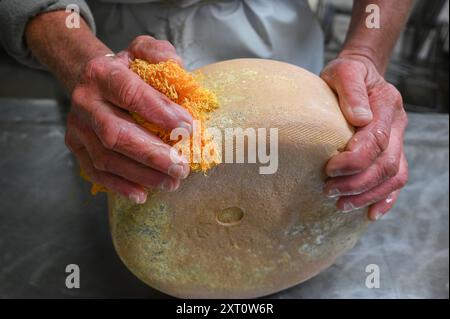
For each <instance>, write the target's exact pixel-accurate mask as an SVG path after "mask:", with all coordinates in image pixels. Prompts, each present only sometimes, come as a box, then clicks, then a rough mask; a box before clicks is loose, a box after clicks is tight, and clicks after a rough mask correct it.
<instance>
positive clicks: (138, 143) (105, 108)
mask: <svg viewBox="0 0 450 319" xmlns="http://www.w3.org/2000/svg"><path fill="white" fill-rule="evenodd" d="M94 103H95V104H96V107H95V110H94V111H93V112H94V113H93V114H92V117H93V119H94V120H93V123H92V127H93V129H94V131H95V133H96V135H97V137H98V138H99V140H100V141H101V142H102V144H103V146H104V147H105V148H107V149H108V150H111V151H114V152H119V153H121V154H122V155H125V156H127V157H129V158H131V159H134V160H135V161H137V162H139V163H141V164H144V165H146V166H149V167H151V168H153V169H155V170H158V171H160V172H162V173H164V174H168V175H170V176H172V177H174V178H177V179H183V178H186V177H187V175H188V174H189V165H188V163H187V160H186V159H184V158H183V157H182V156H179V155H178V154H177V153H176V152H175V153H174V152H173V151H172V148H171V146H169V145H167V144H165V143H164V142H163V141H162V140H161V139H160V138H158V137H157V136H155V135H153V134H151V133H149V132H148V131H146V130H145V129H144V128H142V127H141V126H139V125H138V124H136V123H135V122H134V121H133V119H132V118H131V117H130V116H129V115H128V114H126V113H124V112H120V110H118V109H116V108H115V107H114V106H113V105H109V104H108V103H107V102H94Z"/></svg>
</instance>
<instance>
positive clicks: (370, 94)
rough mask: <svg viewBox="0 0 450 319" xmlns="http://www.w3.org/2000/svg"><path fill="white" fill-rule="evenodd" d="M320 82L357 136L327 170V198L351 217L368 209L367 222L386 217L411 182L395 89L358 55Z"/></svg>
mask: <svg viewBox="0 0 450 319" xmlns="http://www.w3.org/2000/svg"><path fill="white" fill-rule="evenodd" d="M321 77H322V78H323V79H324V80H325V81H326V82H327V83H328V85H329V86H330V87H331V88H332V89H333V90H334V91H335V92H336V93H337V95H338V98H339V104H340V106H341V109H342V112H343V113H344V116H345V117H346V119H347V120H348V121H349V122H350V123H351V124H352V125H354V126H355V127H357V131H356V134H355V135H354V137H353V138H352V139H351V140H350V142H349V143H348V145H347V147H346V149H345V151H344V152H342V153H340V154H338V155H336V156H334V157H333V158H332V159H331V160H330V161H329V162H328V164H327V166H326V172H327V175H328V176H329V177H330V178H329V179H328V181H327V182H326V184H325V187H324V192H325V194H327V195H328V196H330V197H339V200H338V202H337V206H338V208H339V209H340V210H341V211H344V212H349V211H352V210H355V209H358V208H362V207H367V206H369V218H370V219H372V220H376V219H378V218H380V217H381V216H383V215H384V214H386V213H387V212H388V211H389V210H390V209H391V208H392V207H393V205H394V204H395V202H396V201H397V197H398V195H399V192H400V189H401V188H402V187H403V186H404V185H405V184H406V183H407V181H408V164H407V161H406V157H405V154H404V151H403V137H404V131H405V128H406V126H407V123H408V120H407V116H406V112H405V110H404V108H403V102H402V97H401V95H400V93H399V92H398V91H397V89H396V88H395V87H394V86H392V85H391V84H389V83H387V82H386V81H385V80H384V78H383V77H382V76H381V75H380V74H379V73H378V71H377V69H376V68H375V66H374V64H373V63H372V61H371V60H370V59H368V58H366V57H363V56H358V55H348V56H341V57H339V58H338V59H336V60H334V61H332V62H330V63H329V64H328V65H327V66H326V67H325V69H324V70H323V72H322V74H321Z"/></svg>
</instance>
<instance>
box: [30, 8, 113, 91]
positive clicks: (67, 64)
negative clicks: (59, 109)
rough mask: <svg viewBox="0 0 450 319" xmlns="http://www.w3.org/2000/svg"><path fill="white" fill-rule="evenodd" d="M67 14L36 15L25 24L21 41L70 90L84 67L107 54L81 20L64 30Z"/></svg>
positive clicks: (57, 12)
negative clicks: (22, 40) (25, 43)
mask: <svg viewBox="0 0 450 319" xmlns="http://www.w3.org/2000/svg"><path fill="white" fill-rule="evenodd" d="M66 17H67V13H66V12H65V11H53V12H48V13H44V14H41V15H38V16H37V17H35V18H33V19H32V20H31V21H30V22H29V23H28V25H27V29H26V32H25V38H26V42H27V45H28V47H29V48H30V50H31V51H32V53H33V55H34V56H35V57H36V58H37V59H38V60H39V61H40V62H41V63H42V64H44V65H46V66H47V67H48V68H49V70H50V71H51V72H52V73H54V74H55V76H56V77H57V78H58V79H59V80H60V81H61V82H62V83H63V84H64V86H65V87H66V88H67V89H68V90H69V92H70V91H72V89H73V87H74V85H75V83H76V82H77V80H78V77H79V75H80V73H81V72H82V70H83V69H84V66H85V64H86V63H87V62H88V61H89V60H91V59H92V58H94V57H96V56H101V55H105V54H107V53H111V50H110V49H109V48H108V47H106V46H105V45H104V44H103V43H102V42H101V41H100V40H99V39H97V38H96V37H95V35H94V34H93V33H92V32H91V30H90V29H89V27H88V25H87V24H86V23H85V22H84V20H83V19H81V23H80V28H72V29H70V28H67V27H66V23H65V22H66Z"/></svg>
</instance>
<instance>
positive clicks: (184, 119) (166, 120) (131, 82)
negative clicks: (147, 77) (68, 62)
mask: <svg viewBox="0 0 450 319" xmlns="http://www.w3.org/2000/svg"><path fill="white" fill-rule="evenodd" d="M106 59H107V60H105V59H103V60H100V61H96V62H92V65H91V66H90V68H91V71H90V72H91V73H92V76H93V77H94V78H95V80H96V83H97V84H98V88H99V90H100V92H101V94H102V96H103V97H104V98H106V99H107V100H108V101H109V102H111V103H112V104H114V105H116V106H118V107H121V108H122V109H125V110H127V111H129V112H136V113H138V114H139V115H141V116H142V117H143V118H144V119H145V120H146V121H147V122H149V123H153V124H156V125H157V126H158V127H160V128H162V129H164V130H168V131H170V130H172V129H174V128H177V127H183V128H186V129H190V128H191V127H192V116H191V115H190V114H189V112H188V111H187V110H185V109H184V108H183V107H181V106H179V105H178V104H175V103H173V102H172V101H171V100H170V99H169V98H168V97H166V96H165V95H163V94H161V93H160V92H158V91H157V90H155V89H154V88H153V87H151V86H150V85H148V84H147V83H145V82H144V81H143V80H142V79H141V78H140V77H139V76H138V75H137V74H135V73H134V72H133V71H131V70H129V69H128V68H127V67H126V66H125V65H124V64H123V63H121V62H118V61H117V60H116V59H111V58H109V59H108V58H106ZM79 91H81V93H79V92H74V94H75V93H79V94H80V95H81V94H83V89H80V90H79ZM77 97H78V96H77V95H75V96H72V99H74V98H77Z"/></svg>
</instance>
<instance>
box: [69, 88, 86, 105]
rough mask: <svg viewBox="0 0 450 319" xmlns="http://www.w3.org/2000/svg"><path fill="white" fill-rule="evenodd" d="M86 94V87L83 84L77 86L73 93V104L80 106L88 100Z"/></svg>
mask: <svg viewBox="0 0 450 319" xmlns="http://www.w3.org/2000/svg"><path fill="white" fill-rule="evenodd" d="M86 95H87V94H86V89H85V88H84V87H83V86H81V85H78V86H76V87H75V88H74V89H73V91H72V94H71V102H72V105H75V106H78V105H81V104H83V102H84V101H85V100H86Z"/></svg>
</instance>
